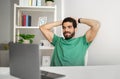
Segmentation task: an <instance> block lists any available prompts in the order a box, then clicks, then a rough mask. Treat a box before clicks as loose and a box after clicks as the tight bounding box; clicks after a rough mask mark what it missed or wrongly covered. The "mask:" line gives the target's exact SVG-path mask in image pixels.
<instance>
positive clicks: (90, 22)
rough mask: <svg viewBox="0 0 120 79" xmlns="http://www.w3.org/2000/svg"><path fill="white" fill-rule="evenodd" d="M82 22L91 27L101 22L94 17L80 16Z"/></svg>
mask: <svg viewBox="0 0 120 79" xmlns="http://www.w3.org/2000/svg"><path fill="white" fill-rule="evenodd" d="M80 23H83V24H87V25H88V26H90V27H91V28H94V27H99V22H98V21H96V20H92V19H85V18H80Z"/></svg>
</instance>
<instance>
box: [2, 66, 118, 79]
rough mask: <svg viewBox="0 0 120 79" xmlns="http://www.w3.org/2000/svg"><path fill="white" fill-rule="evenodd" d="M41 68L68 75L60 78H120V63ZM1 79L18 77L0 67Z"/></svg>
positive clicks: (7, 69)
mask: <svg viewBox="0 0 120 79" xmlns="http://www.w3.org/2000/svg"><path fill="white" fill-rule="evenodd" d="M40 69H41V70H46V71H50V72H55V73H60V74H64V75H66V76H65V77H63V78H59V79H120V65H114V66H82V67H80V66H79V67H77V66H76V67H41V68H40ZM0 79H18V78H16V77H13V76H11V75H10V74H9V68H4V67H0Z"/></svg>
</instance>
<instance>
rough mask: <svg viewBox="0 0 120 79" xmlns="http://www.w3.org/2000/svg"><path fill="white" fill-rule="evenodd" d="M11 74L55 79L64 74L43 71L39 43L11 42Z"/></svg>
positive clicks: (22, 77)
mask: <svg viewBox="0 0 120 79" xmlns="http://www.w3.org/2000/svg"><path fill="white" fill-rule="evenodd" d="M9 47H10V49H9V52H10V53H9V56H10V74H11V75H13V76H16V77H18V78H20V79H55V78H59V77H63V76H64V75H62V74H57V73H52V72H47V71H41V70H40V66H41V65H40V57H41V52H40V50H39V45H37V44H18V43H12V42H11V43H9Z"/></svg>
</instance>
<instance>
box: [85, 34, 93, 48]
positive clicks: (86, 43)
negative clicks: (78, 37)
mask: <svg viewBox="0 0 120 79" xmlns="http://www.w3.org/2000/svg"><path fill="white" fill-rule="evenodd" d="M83 43H84V44H85V45H86V46H87V47H89V46H90V44H91V43H92V41H91V42H87V39H86V35H83Z"/></svg>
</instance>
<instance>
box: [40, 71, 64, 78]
mask: <svg viewBox="0 0 120 79" xmlns="http://www.w3.org/2000/svg"><path fill="white" fill-rule="evenodd" d="M64 76H65V75H62V74H57V73H52V72H48V71H43V70H41V77H42V79H55V78H59V77H64Z"/></svg>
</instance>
